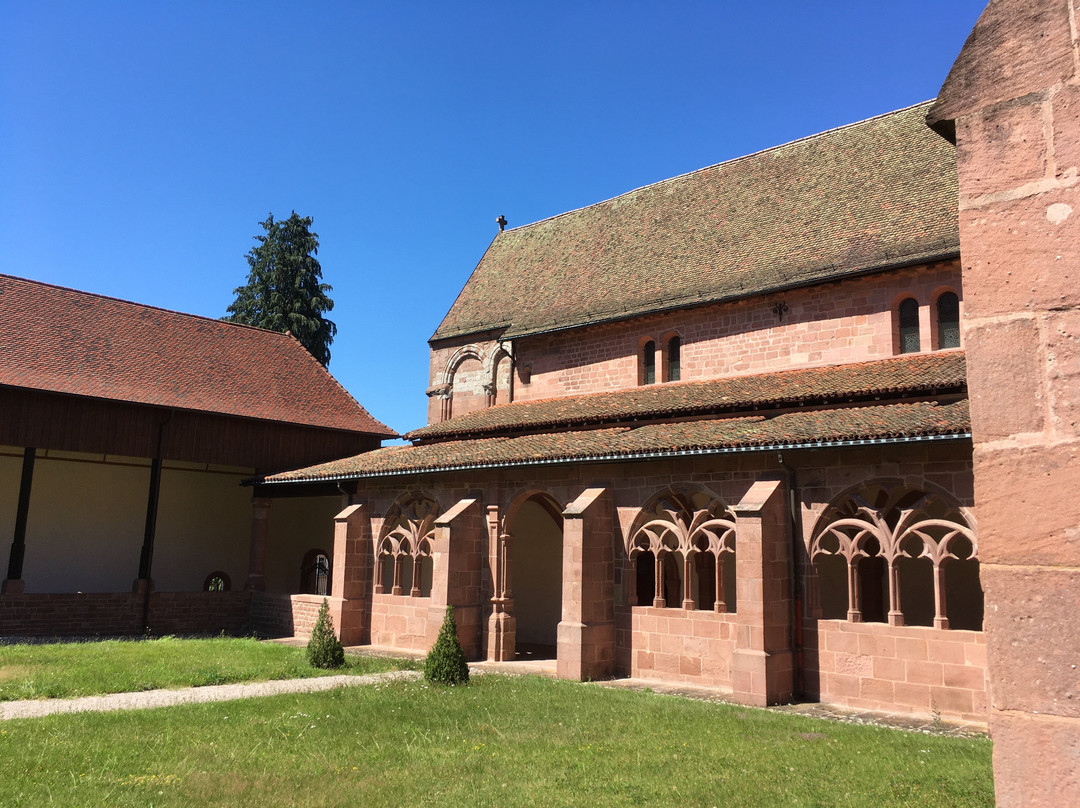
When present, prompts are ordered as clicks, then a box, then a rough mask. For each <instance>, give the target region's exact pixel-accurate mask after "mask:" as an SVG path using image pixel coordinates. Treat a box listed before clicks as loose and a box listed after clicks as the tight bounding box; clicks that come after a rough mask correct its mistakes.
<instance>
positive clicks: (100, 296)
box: [0, 272, 318, 361]
mask: <svg viewBox="0 0 1080 808" xmlns="http://www.w3.org/2000/svg"><path fill="white" fill-rule="evenodd" d="M0 279H7V280H11V281H16V282H19V283H26V284H30V285H33V286H44V287H47V288H49V289H56V290H57V291H60V292H71V293H72V294H75V295H79V296H80V297H93V298H97V299H98V300H108V301H111V302H113V303H121V304H124V305H126V306H134V307H135V308H139V309H152V310H154V311H160V312H162V313H163V314H173V315H176V316H178V317H190V318H192V319H195V320H203V321H205V322H208V323H218V324H220V325H223V326H229V327H233V328H250V329H252V330H254V331H261V332H263V333H266V334H277V335H278V336H282V337H285V336H291V334H288V333H286V332H284V331H275V330H274V329H272V328H262V327H261V326H257V325H248V324H247V323H234V322H233V321H231V320H224V319H222V318H220V317H210V316H208V315H206V314H193V313H191V312H189V311H179V310H178V309H167V308H165V307H164V306H155V305H153V304H151V303H139V302H137V301H135V300H127V299H126V298H122V297H115V296H113V295H104V294H101V293H100V292H87V291H86V290H85V289H76V288H74V287H72V286H62V285H60V284H58V283H49V282H48V281H39V280H36V279H34V278H23V277H21V276H19V275H10V274H8V273H5V272H0ZM309 356H310V354H309ZM312 358H313V359H314V357H312ZM315 361H318V360H315Z"/></svg>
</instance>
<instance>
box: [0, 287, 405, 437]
mask: <svg viewBox="0 0 1080 808" xmlns="http://www.w3.org/2000/svg"><path fill="white" fill-rule="evenodd" d="M0 385H9V386H12V387H22V388H29V389H33V390H43V391H48V392H53V393H65V394H69V395H77V396H89V397H92V398H101V399H110V400H115V401H125V402H132V403H136V404H149V405H153V406H159V407H171V408H177V409H183V410H193V411H200V412H213V413H220V414H224V415H235V416H239V417H242V418H256V419H259V420H265V421H279V422H285V423H292V424H302V425H306V426H314V427H324V428H327V429H335V430H344V431H348V432H355V433H366V434H371V435H379V436H385V437H391V436H393V435H394V434H395V433H394V432H393V430H391V429H390V428H389V427H387V426H386V425H384V424H382V423H380V422H379V421H377V420H375V419H374V418H373V417H372V416H371V415H370V414H369V413H368V412H367V410H365V409H364V408H363V407H361V406H360V405H359V404H358V403H357V402H356V400H355V399H354V398H353V397H352V396H351V395H349V393H348V392H347V391H346V390H345V388H343V387H342V386H341V385H340V384H339V383H338V382H337V380H335V379H334V377H333V376H331V375H330V373H329V372H328V371H327V370H326V369H325V368H324V367H323V366H322V365H320V364H319V363H318V362H317V361H315V359H314V358H313V357H312V356H311V355H310V354H309V353H308V352H307V350H305V349H304V348H303V346H301V345H300V343H299V342H298V341H297V340H295V339H293V338H292V337H290V336H287V335H285V334H279V333H276V332H273V331H265V330H263V329H261V328H251V327H249V326H243V325H235V324H233V323H226V322H222V321H221V320H213V319H210V318H207V317H197V316H194V315H191V314H181V313H179V312H174V311H168V310H165V309H159V308H155V307H153V306H144V305H140V304H138V303H129V302H127V301H124V300H117V299H115V298H110V297H103V296H101V295H94V294H89V293H87V292H79V291H76V290H74V289H66V288H63V287H59V286H52V285H50V284H45V283H39V282H37V281H31V280H25V279H23V278H15V277H12V276H10V275H0Z"/></svg>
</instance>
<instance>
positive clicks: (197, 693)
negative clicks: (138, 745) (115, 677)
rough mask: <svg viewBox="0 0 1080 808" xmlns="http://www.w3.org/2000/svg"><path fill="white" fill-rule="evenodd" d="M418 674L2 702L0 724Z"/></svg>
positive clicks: (312, 689) (408, 674) (305, 690)
mask: <svg viewBox="0 0 1080 808" xmlns="http://www.w3.org/2000/svg"><path fill="white" fill-rule="evenodd" d="M419 677H420V673H419V672H418V671H389V672H388V673H369V674H366V675H364V676H321V677H315V678H312V679H282V680H278V681H273V682H250V683H247V684H238V685H208V686H206V687H186V688H181V689H178V690H146V691H142V692H140V693H110V694H109V695H107V696H83V697H81V698H77V699H28V700H26V701H5V702H0V720H3V721H7V720H8V719H11V718H39V717H41V716H44V715H55V714H56V713H85V712H99V713H104V712H109V711H112V710H145V709H149V708H152V707H171V706H172V705H174V704H201V703H203V702H208V701H232V700H234V699H250V698H253V697H255V696H276V695H278V694H279V693H315V692H318V691H322V690H333V689H334V688H337V687H356V686H358V685H373V684H378V683H379V682H389V681H401V680H410V679H418V678H419Z"/></svg>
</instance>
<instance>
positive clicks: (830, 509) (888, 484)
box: [807, 479, 982, 628]
mask: <svg viewBox="0 0 1080 808" xmlns="http://www.w3.org/2000/svg"><path fill="white" fill-rule="evenodd" d="M807 554H808V556H809V558H810V561H811V564H812V565H813V567H814V569H815V571H816V573H817V575H816V583H817V586H818V594H819V595H820V594H821V592H822V591H840V590H841V589H842V590H846V604H847V610H846V615H845V616H846V619H847V620H848V621H850V622H864V621H865V622H885V621H886V620H887V621H888V623H889V624H890V625H894V626H902V625H905V624H907V623H909V622H914V623H915V624H919V623H923V624H927V625H929V624H932V625H933V626H934V627H936V628H949V625H950V612H952V613H955V615H956V619H957V620H958V621H959V622H961V623H963V627H965V628H969V627H973V628H979V627H981V624H982V590H981V588H980V587H979V586H978V583H977V578H978V567H977V564H978V540H977V538H976V532H975V522H974V519H973V517H972V515H971V512H970V509H968V508H965V507H964V506H962V505H960V504H959V502H957V500H956V499H955V498H954V497H953V496H952V495H951V494H950V493H948V492H947V491H945V490H944V489H942V488H941V487H939V486H935V485H933V484H931V483H928V482H925V481H923V482H922V483H921V484H918V483H915V484H913V483H912V482H906V481H904V480H898V479H875V480H868V481H866V482H864V483H862V484H860V485H857V486H853V487H852V488H849V489H847V490H846V491H845V492H843V493H842V494H840V495H839V496H837V497H836V498H834V499H833V500H832V502H830V503H829V505H828V506H827V507H826V508H825V509H824V511H823V512H822V513H821V514H820V515H819V516H818V519H817V521H816V523H815V525H814V528H813V530H812V532H811V535H810V540H809V545H808V548H807ZM961 564H966V565H968V566H967V567H965V568H964V571H965V573H966V574H961V575H956V574H953V575H952V576H947V570H948V568H949V567H950V566H952V565H957V566H959V565H961ZM841 572H842V574H843V575H844V581H843V583H841V582H840V581H838V580H837V577H838V574H840V573H841ZM972 573H973V574H974V578H975V585H974V587H973V586H972V584H971V579H972ZM947 577H952V578H954V579H956V580H957V581H963V583H952V584H950V582H949V581H948V580H947ZM973 589H978V593H977V594H976V593H974V592H973V591H972V590H973ZM950 590H955V591H958V592H961V591H962V592H963V602H962V603H959V604H954V606H953V607H952V608H951V609H950V608H949V606H948V601H949V598H948V593H949V591H950ZM913 597H914V598H915V599H916V602H915V603H914V604H911V603H908V605H907V606H905V603H906V602H908V601H910V599H911V598H913ZM930 598H932V600H933V611H932V618H931V619H929V620H925V619H914V620H912V619H911V618H912V615H916V614H930V610H929V604H928V599H930ZM835 605H836V604H835V602H830V603H823V606H825V608H824V609H823V612H822V616H824V617H827V618H837V617H839V616H840V615H839V614H837V613H836V609H835Z"/></svg>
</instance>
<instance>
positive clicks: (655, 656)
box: [629, 606, 738, 689]
mask: <svg viewBox="0 0 1080 808" xmlns="http://www.w3.org/2000/svg"><path fill="white" fill-rule="evenodd" d="M630 611H631V636H630V638H629V642H630V645H631V648H632V651H631V657H630V659H631V665H630V675H631V676H633V677H636V678H640V679H664V680H665V681H674V682H686V683H688V684H697V685H704V686H706V687H719V688H724V689H730V688H731V657H732V654H733V652H734V650H735V640H734V633H735V627H736V626H737V625H738V616H737V615H735V614H717V613H716V612H707V611H684V610H682V609H656V608H653V607H652V606H635V607H633V608H632V609H631V610H630Z"/></svg>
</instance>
